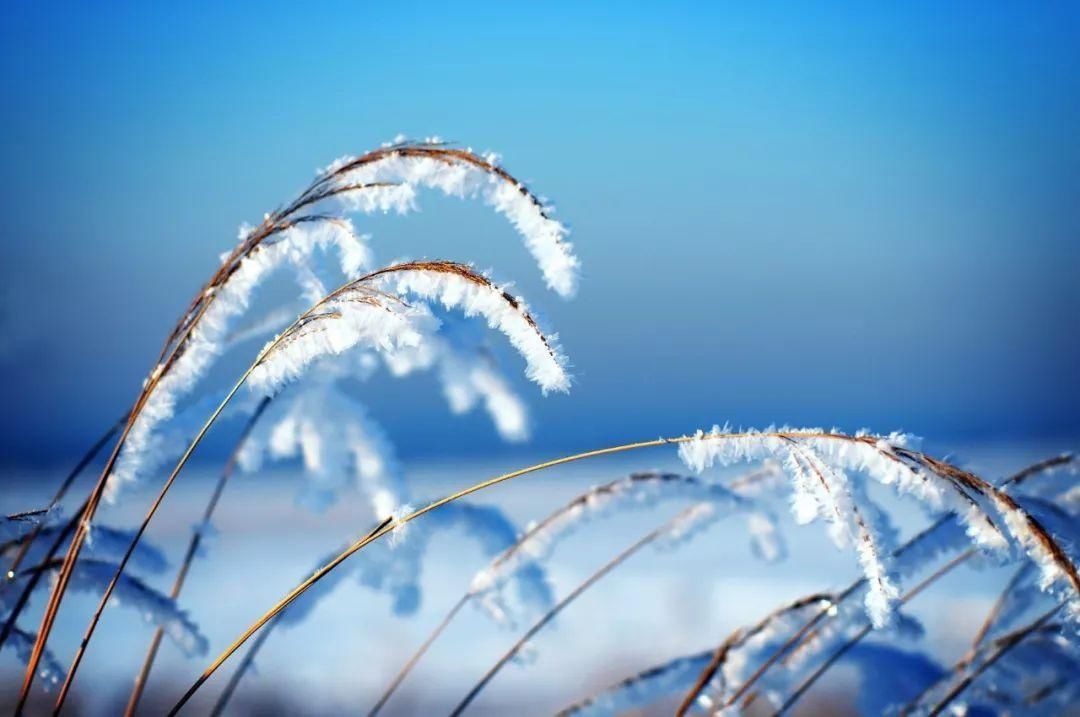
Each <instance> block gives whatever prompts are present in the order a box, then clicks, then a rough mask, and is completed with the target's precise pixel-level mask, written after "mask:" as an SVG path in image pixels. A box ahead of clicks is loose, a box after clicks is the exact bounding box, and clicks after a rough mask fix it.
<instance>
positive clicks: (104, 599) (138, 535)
mask: <svg viewBox="0 0 1080 717" xmlns="http://www.w3.org/2000/svg"><path fill="white" fill-rule="evenodd" d="M273 345H274V344H271V346H273ZM256 365H258V362H256V363H255V364H253V365H252V366H251V367H250V368H248V370H247V371H245V372H244V374H243V375H242V376H241V377H240V380H239V381H237V382H236V383H235V384H234V385H233V387H232V388H231V389H229V392H228V393H227V394H226V395H225V398H223V399H222V400H221V403H220V404H218V407H217V408H215V409H214V411H213V413H211V414H210V417H209V418H208V419H206V422H205V423H203V425H202V427H201V428H199V431H198V433H196V434H195V438H194V439H193V440H192V441H191V443H190V444H188V447H187V450H185V451H184V454H183V455H182V456H181V457H180V460H179V462H177V464H176V467H175V468H173V470H172V473H170V474H169V478H168V479H167V480H166V481H165V483H164V485H162V486H161V490H160V491H158V494H157V497H156V498H154V502H153V503H151V504H150V507H149V508H148V509H147V511H146V515H145V516H144V517H143V520H142V523H141V524H140V525H139V529H138V530H137V531H135V536H134V537H133V538H132V539H131V543H130V544H129V545H128V548H127V550H126V551H125V552H124V557H123V558H121V559H120V562H119V564H118V565H117V566H116V572H115V573H113V577H112V580H110V581H109V584H108V585H107V586H106V587H105V593H104V594H103V595H102V596H101V600H100V601H99V602H98V605H97V608H96V609H95V610H94V614H93V616H91V618H90V623H89V624H88V625H87V627H86V633H85V634H84V635H83V639H82V641H81V642H80V643H79V647H78V649H77V650H76V651H75V657H74V658H72V661H71V666H70V667H68V672H67V676H65V677H64V683H63V685H61V687H60V693H59V694H58V695H57V697H56V705H55V706H54V707H53V714H54V715H57V714H59V713H60V710H61V709H62V708H63V706H64V701H65V700H66V699H67V695H68V692H69V691H70V690H71V684H72V682H73V681H74V679H75V673H76V672H77V671H78V669H79V665H80V664H81V663H82V658H83V655H84V654H85V653H86V647H87V645H89V644H90V638H91V637H93V635H94V630H95V629H96V628H97V625H98V622H99V621H100V620H101V614H102V613H103V612H104V611H105V606H106V605H107V604H108V602H109V598H110V597H112V594H113V590H114V589H116V584H117V583H118V582H119V581H120V576H121V575H122V574H123V572H124V568H126V567H127V564H128V561H129V560H130V559H131V556H132V554H133V553H134V552H135V548H136V546H137V545H138V543H139V541H140V540H141V539H142V536H143V534H144V533H145V532H146V528H147V526H149V524H150V521H151V520H152V519H153V517H154V514H155V513H157V510H158V508H159V507H161V503H162V501H164V500H165V495H166V494H167V493H168V492H169V488H171V487H172V484H173V482H174V481H175V480H176V477H177V476H178V475H180V471H181V470H183V468H184V466H186V465H187V462H188V460H189V459H190V458H191V456H192V454H193V453H194V452H195V449H196V448H197V447H198V446H199V444H200V443H202V440H203V438H204V437H205V436H206V433H207V431H209V430H210V427H211V426H212V425H213V424H214V422H215V421H216V420H217V419H218V417H219V416H220V415H221V412H222V411H224V410H225V407H226V406H227V405H228V404H229V402H230V401H231V400H232V398H233V396H235V395H236V392H237V391H239V390H240V387H241V386H243V385H244V382H245V381H246V380H247V378H248V376H250V375H251V372H252V371H253V370H254V369H255V366H256Z"/></svg>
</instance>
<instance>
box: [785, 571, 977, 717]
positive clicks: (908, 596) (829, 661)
mask: <svg viewBox="0 0 1080 717" xmlns="http://www.w3.org/2000/svg"><path fill="white" fill-rule="evenodd" d="M974 555H975V551H974V550H968V551H967V552H964V553H961V554H960V555H958V556H956V557H955V558H953V559H952V560H950V561H949V562H947V563H945V565H943V566H942V567H940V568H938V569H937V570H935V571H934V572H933V573H932V574H931V575H930V576H928V577H927V578H926V579H924V580H923V581H922V582H920V583H919V584H918V585H916V586H915V587H913V588H912V589H911V590H909V591H908V592H907V593H905V594H904V595H903V596H902V597H901V598H900V603H901V604H906V603H908V602H910V601H912V600H914V599H915V598H916V597H918V595H919V593H921V592H922V591H924V590H925V589H926V588H928V587H930V586H931V585H932V584H934V583H935V582H937V581H938V580H939V579H941V578H942V577H943V576H945V575H947V574H948V573H950V572H951V571H952V570H953V569H954V568H956V567H958V566H960V565H962V564H963V563H965V562H967V561H968V560H969V559H970V558H971V557H972V556H974ZM871 630H873V625H871V624H870V623H867V624H866V625H865V626H864V627H863V628H862V629H860V630H859V631H858V632H857V633H855V635H854V636H852V637H851V639H849V640H848V641H847V642H845V643H844V644H843V645H841V646H840V647H839V648H838V649H837V650H835V651H834V652H833V653H832V654H831V655H829V657H828V658H826V660H825V662H823V663H822V664H821V665H820V666H819V667H818V669H816V670H814V672H813V673H812V674H811V675H810V676H809V677H807V678H806V679H805V680H803V682H802V683H801V684H800V685H799V686H798V687H797V688H795V691H794V692H792V693H791V695H790V696H789V697H788V698H787V699H786V700H784V703H783V704H782V705H780V709H778V710H777V711H776V712H775V713H773V717H779V715H782V714H784V713H786V712H787V711H788V710H790V709H791V708H792V707H794V706H795V703H797V702H798V701H799V700H800V699H802V697H803V695H805V694H806V692H807V690H809V689H810V688H811V687H813V686H814V683H816V682H817V681H818V680H819V679H820V678H821V676H822V675H824V674H825V673H826V672H828V670H829V668H831V667H832V666H833V665H834V664H835V663H836V662H837V661H838V660H839V659H840V658H841V657H843V656H844V655H845V654H847V652H848V651H849V650H850V649H851V648H853V647H855V645H857V644H858V643H859V642H860V641H861V640H862V639H863V638H864V637H866V636H867V635H869V634H870V631H871Z"/></svg>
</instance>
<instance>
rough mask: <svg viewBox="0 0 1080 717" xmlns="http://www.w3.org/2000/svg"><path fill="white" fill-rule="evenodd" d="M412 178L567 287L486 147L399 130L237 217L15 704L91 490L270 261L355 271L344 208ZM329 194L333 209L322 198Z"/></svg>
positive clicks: (154, 416) (176, 338) (126, 473)
mask: <svg viewBox="0 0 1080 717" xmlns="http://www.w3.org/2000/svg"><path fill="white" fill-rule="evenodd" d="M421 188H433V189H435V190H438V191H442V192H444V193H448V194H452V195H457V196H464V197H478V198H480V199H482V200H483V201H484V202H485V203H487V204H488V205H490V206H491V207H493V208H494V209H495V210H496V211H497V212H499V213H501V214H503V215H504V216H505V217H507V219H509V221H510V222H511V224H512V225H513V226H514V227H515V229H516V230H517V231H518V233H519V234H520V235H521V236H522V238H523V239H524V242H525V244H526V247H527V248H528V249H529V251H530V252H531V253H532V254H533V255H534V256H535V257H536V258H537V260H538V262H539V263H540V265H541V269H542V271H543V273H544V276H545V279H546V280H547V282H548V284H549V285H550V286H551V287H552V288H554V289H555V290H556V291H557V292H558V293H560V294H562V295H564V296H569V295H571V294H572V293H573V291H574V288H575V286H576V272H577V259H576V258H575V257H574V254H573V251H572V247H571V245H570V244H569V243H568V242H567V241H566V237H567V235H568V231H567V229H566V227H565V226H564V225H563V224H561V223H559V222H558V221H556V220H554V219H553V218H552V210H551V208H550V207H548V206H546V205H545V204H544V202H543V201H541V200H540V199H539V198H537V197H536V195H534V194H533V193H532V192H530V191H529V190H528V189H527V188H526V187H525V186H524V185H523V184H522V183H521V182H519V181H518V180H516V179H515V178H514V177H513V176H512V175H510V174H509V173H508V172H507V171H506V170H505V169H503V168H502V167H501V166H499V164H498V159H497V157H495V156H494V155H485V156H480V155H477V154H475V153H473V152H471V151H469V150H463V149H458V148H453V147H449V146H446V145H444V144H443V143H441V142H438V141H425V142H418V143H417V142H406V141H397V142H395V143H391V144H389V145H384V146H383V147H381V148H379V149H377V150H375V151H372V152H368V153H366V154H364V155H361V156H359V157H354V158H345V159H342V160H339V161H337V162H335V163H334V164H333V165H331V166H330V167H327V168H326V169H325V170H323V171H322V172H321V173H320V174H319V176H318V177H317V178H316V180H315V181H314V182H313V183H312V184H311V185H310V186H309V187H308V188H307V189H306V190H304V191H303V192H302V193H301V194H300V196H299V197H297V198H296V199H295V200H294V201H293V202H291V203H289V204H288V205H286V206H285V207H283V208H282V209H279V210H276V211H274V212H273V213H270V214H267V215H266V216H265V217H264V219H263V221H262V223H260V224H259V225H258V226H257V227H251V228H249V227H244V228H242V229H241V233H240V239H239V242H238V243H237V245H236V246H235V248H234V249H233V250H232V251H231V252H229V253H228V254H227V255H225V256H224V257H223V258H222V262H221V266H220V267H219V268H218V269H217V271H215V272H214V273H213V275H212V276H211V277H210V279H209V280H208V281H207V282H206V283H205V284H204V285H203V287H202V288H201V289H200V290H199V291H198V292H197V293H196V295H195V297H194V298H193V299H192V300H191V302H190V303H189V305H188V308H187V309H186V310H185V312H184V313H183V315H182V316H181V318H180V319H179V321H178V322H177V323H176V325H175V326H174V328H173V329H172V331H171V332H170V333H169V335H168V337H167V339H166V341H165V343H164V345H163V346H162V349H161V352H160V354H159V356H158V359H157V361H155V363H154V367H153V368H152V369H151V371H150V372H149V374H148V376H147V378H146V380H145V381H144V382H143V386H142V388H141V390H140V391H139V393H138V395H137V397H136V399H135V401H134V403H133V405H132V408H131V410H130V411H129V412H128V414H127V418H126V421H125V423H124V426H123V428H122V430H121V431H120V437H119V439H118V440H117V441H116V443H115V445H114V447H113V450H112V452H111V454H110V456H109V458H108V460H107V461H106V464H105V467H104V469H103V470H102V472H101V475H100V477H99V479H98V481H97V483H96V485H95V487H94V489H93V490H92V491H91V493H90V496H89V498H88V500H87V501H86V504H85V506H84V508H83V509H82V511H81V513H82V515H81V517H80V520H79V522H78V523H77V524H76V526H75V529H74V535H73V536H72V539H71V541H70V543H69V545H68V548H67V553H66V555H65V560H64V565H63V567H62V568H61V570H60V574H59V578H58V580H57V583H56V585H55V587H54V589H53V591H52V594H51V595H50V598H49V602H48V604H47V606H46V609H45V612H44V614H43V617H42V623H41V629H40V630H39V633H38V637H37V641H36V643H35V645H34V648H33V650H32V654H31V660H30V663H31V664H30V665H29V666H28V669H27V671H26V675H25V677H24V681H23V687H22V690H21V693H20V702H19V705H20V707H19V709H21V708H22V705H25V702H26V698H27V696H28V693H29V689H30V686H31V684H32V682H33V679H34V674H35V670H36V666H37V663H38V661H39V660H40V659H41V657H42V653H43V650H44V645H45V643H46V641H47V640H48V636H49V633H50V631H51V629H52V626H53V622H54V620H55V616H56V612H57V610H58V609H59V604H60V601H61V600H62V597H63V594H64V592H65V590H66V588H67V583H68V581H69V580H70V575H71V571H72V570H73V569H74V565H75V562H76V560H77V558H78V555H79V553H80V551H81V548H82V545H83V543H84V542H85V539H86V533H85V531H86V529H87V528H88V527H89V525H90V524H91V522H92V520H93V518H94V516H95V514H96V512H97V509H98V506H99V504H100V502H101V500H102V499H103V497H105V496H106V494H108V495H109V496H115V495H116V492H117V491H118V490H119V489H120V488H121V487H122V486H123V485H124V484H125V483H129V482H131V481H133V480H135V479H136V478H137V476H138V475H139V473H140V472H142V471H143V470H144V469H145V467H146V464H147V463H148V459H149V458H151V457H152V456H153V455H154V453H155V452H156V451H158V450H159V449H160V446H159V436H158V434H157V429H158V427H159V426H161V425H163V424H164V423H166V422H167V421H169V420H170V419H171V418H172V417H173V416H174V414H175V412H176V407H177V405H178V403H179V402H180V400H182V399H183V397H184V396H186V395H187V394H189V393H191V391H192V390H193V389H194V387H195V386H196V385H197V384H198V383H199V382H200V380H201V379H202V378H203V376H204V375H205V374H206V372H207V370H208V369H209V367H210V365H211V364H212V363H213V362H214V361H215V360H216V359H217V357H218V356H219V355H220V354H221V353H222V351H223V350H224V349H225V347H226V339H227V336H228V332H229V330H230V325H231V324H232V323H233V322H234V321H235V319H236V318H237V317H239V316H240V315H242V314H244V313H245V312H246V311H247V310H248V308H249V306H250V304H251V302H252V299H253V295H254V291H255V288H256V287H257V286H258V285H259V284H260V283H262V282H263V281H264V280H265V279H266V278H267V277H268V276H269V275H270V274H272V273H273V272H275V271H276V270H277V269H278V268H280V267H283V266H291V267H293V268H294V269H295V273H296V276H297V279H298V282H299V284H300V287H301V291H302V292H304V293H305V294H307V295H309V296H310V295H311V294H312V293H314V292H316V291H317V289H318V282H317V281H314V280H313V278H314V277H315V273H314V272H313V271H312V270H311V268H310V266H309V259H310V257H311V256H312V255H313V254H314V253H316V252H317V251H325V250H327V249H331V248H333V249H336V250H337V252H338V255H339V263H340V269H341V271H342V272H343V273H344V274H345V275H346V276H349V277H354V276H357V275H358V274H359V273H360V272H361V271H362V270H363V269H364V268H365V267H366V266H368V265H369V264H370V261H371V260H370V251H369V250H368V249H367V247H366V244H365V239H364V237H362V236H361V235H359V234H357V232H356V231H355V229H354V228H353V226H352V223H351V222H350V221H349V220H348V219H347V218H346V217H345V216H343V214H347V213H349V212H361V213H364V212H367V213H370V212H373V211H390V210H394V211H398V212H405V211H409V210H412V209H413V208H415V205H416V196H417V190H418V189H421ZM335 204H336V205H337V209H336V211H337V212H338V213H337V214H335V213H333V212H334V211H335V208H334V207H333V206H331V205H335Z"/></svg>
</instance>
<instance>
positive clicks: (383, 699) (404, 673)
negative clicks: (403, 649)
mask: <svg viewBox="0 0 1080 717" xmlns="http://www.w3.org/2000/svg"><path fill="white" fill-rule="evenodd" d="M472 596H473V594H472V593H471V592H467V593H465V594H464V595H462V596H461V597H460V598H459V599H458V601H457V602H456V603H454V605H453V607H451V608H450V610H449V611H448V612H447V613H446V615H445V616H444V617H443V619H442V620H441V621H440V622H439V624H438V625H436V626H435V629H434V630H432V631H431V633H430V634H429V635H428V636H427V639H425V640H424V642H423V643H422V644H421V645H420V647H418V648H416V652H414V653H413V654H412V656H411V657H410V658H409V659H408V661H407V662H406V663H405V664H404V665H402V666H401V669H400V670H398V671H397V674H396V675H394V679H393V680H391V681H390V684H389V685H388V686H387V688H386V691H385V692H383V693H382V695H381V696H380V697H379V699H378V701H377V702H376V703H375V704H374V706H372V708H371V710H370V711H369V712H368V717H375V715H377V714H379V710H381V709H382V708H383V707H385V706H386V703H387V701H389V699H390V698H391V697H392V696H393V695H394V693H395V692H396V691H397V688H398V687H400V686H401V683H402V682H404V681H405V678H406V677H408V675H409V673H410V672H412V670H413V668H414V667H416V664H417V663H418V662H420V659H421V658H422V657H423V656H424V655H425V654H427V651H428V649H429V648H430V647H431V645H432V643H434V642H435V640H437V639H438V638H439V635H441V634H442V633H443V631H444V630H446V628H447V626H448V625H450V623H451V622H452V621H453V619H454V617H456V616H457V614H458V613H459V612H461V609H462V608H463V607H465V605H466V604H467V603H468V602H469V600H471V599H472Z"/></svg>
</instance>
